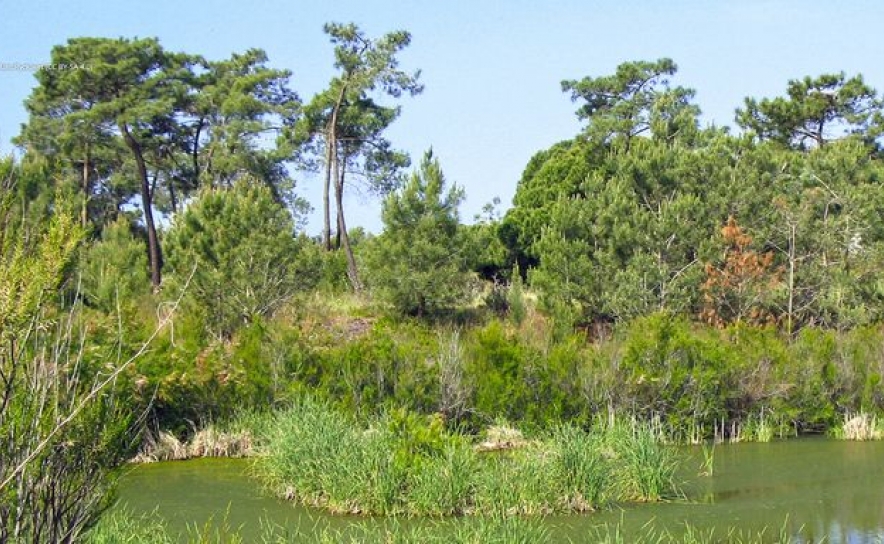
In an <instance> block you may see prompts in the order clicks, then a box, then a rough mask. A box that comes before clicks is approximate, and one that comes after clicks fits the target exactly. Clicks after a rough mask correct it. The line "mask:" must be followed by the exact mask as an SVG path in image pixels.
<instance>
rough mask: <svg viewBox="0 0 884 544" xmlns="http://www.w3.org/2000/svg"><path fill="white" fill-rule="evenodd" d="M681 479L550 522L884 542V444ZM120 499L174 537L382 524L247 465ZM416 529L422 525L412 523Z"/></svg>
mask: <svg viewBox="0 0 884 544" xmlns="http://www.w3.org/2000/svg"><path fill="white" fill-rule="evenodd" d="M686 451H687V452H688V460H687V462H686V463H685V464H684V466H683V469H682V471H681V474H680V479H681V480H683V481H684V482H685V483H684V485H683V486H682V489H683V491H684V494H685V498H684V499H683V500H678V501H671V502H668V503H662V504H643V505H632V504H630V505H622V506H615V507H613V508H611V509H610V510H607V511H603V512H596V513H592V514H587V515H581V516H553V517H550V518H548V519H547V521H546V523H548V524H549V526H550V530H551V531H552V533H553V535H554V536H555V537H556V538H555V539H554V540H564V539H567V538H571V539H573V540H575V541H581V540H583V538H584V537H586V536H587V535H588V534H590V533H591V532H592V531H593V530H594V528H595V527H598V526H599V525H602V524H606V523H607V524H610V525H614V524H618V523H622V527H623V529H624V531H625V532H626V534H627V535H628V534H629V533H630V531H640V530H641V528H642V527H644V526H645V525H646V524H648V523H649V522H650V523H651V524H652V525H653V526H654V527H658V528H665V529H668V530H670V531H671V532H677V531H679V530H680V528H682V527H683V526H684V524H685V523H690V524H691V525H693V526H695V527H698V528H700V529H705V530H710V529H713V528H714V531H715V535H718V536H720V537H722V538H723V537H725V536H726V531H727V528H729V527H735V528H736V529H738V530H740V531H743V532H744V533H746V532H749V531H753V532H758V531H760V530H762V529H765V528H766V531H767V534H771V535H772V536H773V535H774V534H778V533H779V531H780V529H781V528H783V527H786V529H787V530H788V531H789V532H790V533H792V534H796V533H798V531H799V530H800V532H801V535H802V539H803V540H806V541H808V542H818V541H820V540H822V539H825V542H828V543H831V544H864V543H871V542H881V541H882V540H884V442H842V441H833V440H824V439H801V440H788V441H780V442H771V443H768V444H732V445H718V446H716V447H715V450H714V471H713V475H712V476H698V472H699V467H700V465H701V461H702V458H703V456H702V452H701V450H700V449H699V448H688V449H686ZM119 497H120V503H121V504H127V505H128V507H129V508H130V509H131V510H133V511H134V512H135V513H142V512H152V511H154V510H155V511H156V512H157V514H158V515H159V516H160V517H162V518H163V519H165V520H166V522H167V523H168V526H169V528H170V529H172V530H174V531H183V530H185V529H186V527H187V526H188V524H189V525H191V526H193V525H195V524H196V525H202V524H204V523H205V522H206V521H207V520H209V519H210V518H212V519H214V520H215V521H216V522H217V521H221V520H224V519H226V522H227V524H228V525H229V526H231V527H235V528H239V529H240V531H241V532H242V534H243V535H244V536H245V537H246V538H248V537H249V536H250V535H257V534H258V533H259V531H260V528H261V527H260V521H259V520H261V519H265V520H271V521H273V522H274V523H276V524H279V525H287V526H290V527H291V526H300V527H301V528H303V527H317V528H319V527H331V528H335V529H342V528H346V527H348V526H351V525H352V524H354V523H369V524H376V523H381V521H379V520H366V519H363V518H358V517H348V516H329V515H325V514H322V513H320V512H317V511H315V510H310V509H305V508H300V507H296V506H294V505H292V503H289V502H286V501H281V500H277V499H275V498H272V497H270V496H267V495H265V494H262V492H261V489H260V485H259V484H257V483H256V482H255V480H253V479H251V478H250V476H249V464H248V461H244V460H227V459H204V460H194V461H185V462H169V463H157V464H151V465H140V466H136V467H134V468H132V470H130V471H129V472H128V473H127V474H126V475H125V476H124V477H123V478H122V480H121V482H120V489H119ZM409 523H420V522H419V521H413V522H409Z"/></svg>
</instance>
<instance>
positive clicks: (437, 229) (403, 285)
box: [366, 152, 469, 315]
mask: <svg viewBox="0 0 884 544" xmlns="http://www.w3.org/2000/svg"><path fill="white" fill-rule="evenodd" d="M463 198H464V195H463V190H462V189H460V188H459V187H457V186H455V185H452V186H451V187H450V188H448V187H446V184H445V177H444V175H443V174H442V168H441V166H440V165H439V160H438V159H436V158H434V157H433V154H432V152H427V154H426V155H425V156H424V160H423V161H422V163H421V167H420V170H419V171H417V172H414V173H413V174H412V176H411V179H410V180H409V182H408V184H407V185H406V186H405V187H404V188H403V189H402V190H401V191H399V192H397V193H394V194H392V195H390V197H389V198H388V199H387V201H386V202H385V203H384V210H383V216H382V217H383V221H384V232H383V234H381V235H380V236H378V237H377V238H376V239H375V240H374V243H373V245H372V247H371V248H370V249H369V251H368V253H367V255H366V260H367V262H368V265H369V271H370V278H371V285H372V286H373V287H374V288H375V289H376V290H377V291H378V293H379V295H380V297H381V298H382V299H383V300H385V301H386V302H388V303H389V304H391V305H392V306H393V308H395V309H396V311H397V312H400V313H402V314H405V315H426V314H434V313H439V312H441V311H444V310H448V309H452V308H453V307H454V306H455V305H456V304H458V303H459V302H462V301H463V300H464V299H465V296H466V294H467V289H468V287H469V276H468V274H467V272H466V263H465V261H464V258H463V256H462V255H461V254H460V248H459V245H458V213H457V207H458V206H459V205H460V203H461V202H462V201H463Z"/></svg>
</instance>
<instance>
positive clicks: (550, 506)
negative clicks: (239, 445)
mask: <svg viewBox="0 0 884 544" xmlns="http://www.w3.org/2000/svg"><path fill="white" fill-rule="evenodd" d="M269 417H270V418H271V421H270V422H269V423H268V424H266V425H262V427H263V431H262V433H263V434H262V435H260V436H258V437H257V442H258V443H259V444H261V447H260V449H259V452H258V458H257V462H256V469H257V472H258V473H259V476H260V477H262V479H263V480H264V481H265V482H266V483H267V484H268V485H269V487H270V488H271V489H273V490H274V491H275V492H276V493H278V494H280V495H282V496H284V497H286V498H288V499H290V500H295V501H298V502H300V503H303V504H306V505H310V506H317V507H322V508H325V509H327V510H329V511H332V512H338V513H351V514H372V515H406V516H435V517H444V516H460V515H480V514H494V515H514V514H518V515H538V514H549V513H561V512H585V511H589V510H595V509H598V508H601V507H604V506H606V505H608V504H610V503H611V502H622V501H637V502H646V501H659V500H664V499H666V498H668V497H673V496H675V495H676V494H677V489H676V486H675V484H674V480H673V474H674V471H675V468H676V466H677V464H678V459H677V457H676V455H675V453H674V452H673V450H672V449H671V448H669V447H668V446H666V445H664V444H663V442H662V439H661V436H660V435H659V434H658V433H656V432H654V431H653V429H652V428H651V427H649V426H646V425H642V424H639V423H637V422H615V423H612V424H606V425H602V424H597V425H594V426H593V427H592V428H590V429H589V430H586V429H583V428H579V427H576V426H572V425H565V426H559V427H556V428H554V429H553V430H551V431H549V432H547V433H545V434H544V435H542V436H538V437H534V438H532V439H531V440H527V439H524V438H521V434H520V433H519V434H517V433H515V432H511V431H508V435H507V436H509V437H510V438H512V437H515V436H518V437H519V442H518V444H519V445H518V447H507V448H495V449H486V448H481V447H479V448H477V447H476V444H475V440H474V439H473V438H472V437H469V436H466V435H463V434H460V433H457V432H452V431H450V430H448V429H447V428H446V427H445V425H444V422H443V421H442V420H441V418H439V417H438V416H430V417H426V416H418V415H415V414H412V413H408V412H404V411H392V412H389V413H387V414H385V415H383V416H380V417H377V418H374V419H372V420H370V421H369V422H368V424H362V425H360V424H359V423H358V422H357V421H356V420H355V419H354V418H351V417H349V416H346V415H344V414H342V413H340V412H337V411H335V410H333V409H331V408H330V407H328V406H327V405H325V404H323V403H320V402H317V401H314V400H310V399H303V400H301V401H298V402H297V403H296V404H295V405H293V406H292V407H290V408H288V409H287V410H284V411H280V412H277V413H275V414H273V415H271V416H269ZM486 436H487V433H486ZM507 442H513V441H511V440H508V441H507Z"/></svg>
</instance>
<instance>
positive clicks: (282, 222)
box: [164, 180, 318, 338]
mask: <svg viewBox="0 0 884 544" xmlns="http://www.w3.org/2000/svg"><path fill="white" fill-rule="evenodd" d="M294 230H295V227H294V222H293V220H292V217H291V214H290V213H289V212H288V211H287V210H286V209H285V208H284V207H283V206H282V205H281V204H279V203H278V202H277V201H276V200H275V199H274V198H273V195H272V193H271V191H270V189H269V188H267V187H266V186H265V185H262V184H259V183H257V182H254V181H252V182H250V181H248V180H241V181H239V182H237V183H236V184H235V185H234V186H233V187H232V188H229V189H206V190H203V191H202V192H201V193H200V194H199V195H198V197H197V199H196V200H195V201H194V202H193V203H191V204H190V205H189V206H188V207H187V208H186V209H185V210H184V211H183V212H181V213H180V214H178V215H176V216H175V218H174V220H173V223H172V227H171V228H170V229H169V232H168V233H167V234H166V236H165V239H164V244H165V255H166V265H167V267H168V270H169V272H170V279H171V282H172V283H173V284H175V285H184V284H185V283H187V282H188V280H189V285H188V289H187V293H186V301H187V307H188V308H189V309H190V310H191V311H193V312H197V313H198V314H199V315H200V316H201V317H202V319H203V321H204V323H205V325H206V327H207V330H208V332H209V333H210V334H212V335H214V336H217V337H219V338H229V337H230V336H231V335H232V334H233V332H234V331H235V330H236V329H237V328H238V327H240V326H241V325H243V324H245V323H249V322H251V321H253V320H255V319H256V318H258V317H262V316H267V315H270V314H271V313H272V312H273V311H274V310H275V309H276V308H278V307H279V306H280V305H281V304H282V303H283V302H285V301H286V300H288V299H289V298H290V297H291V296H292V295H293V294H294V293H295V292H297V291H298V290H301V289H305V288H309V287H312V286H313V285H315V283H316V281H317V278H316V271H317V270H318V266H317V264H318V263H317V262H316V261H315V260H316V258H317V257H318V254H317V253H316V252H314V251H308V250H306V249H305V247H307V246H309V244H311V243H312V242H311V241H309V240H307V239H306V238H304V237H300V238H296V237H295V236H294ZM191 275H192V277H191Z"/></svg>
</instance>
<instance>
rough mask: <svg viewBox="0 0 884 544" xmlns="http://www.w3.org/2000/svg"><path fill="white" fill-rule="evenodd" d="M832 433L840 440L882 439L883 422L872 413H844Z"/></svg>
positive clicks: (883, 434) (883, 437)
mask: <svg viewBox="0 0 884 544" xmlns="http://www.w3.org/2000/svg"><path fill="white" fill-rule="evenodd" d="M832 434H833V435H834V436H835V438H838V439H840V440H881V439H884V424H882V423H881V422H880V421H879V420H878V418H877V417H876V416H875V415H873V414H868V413H866V412H859V413H856V414H851V413H846V414H844V416H843V420H842V422H841V424H840V425H838V426H837V427H835V429H834V431H833V432H832Z"/></svg>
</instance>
